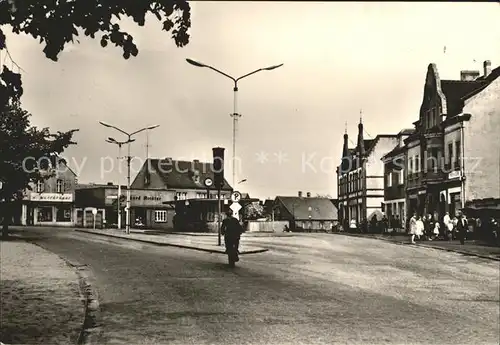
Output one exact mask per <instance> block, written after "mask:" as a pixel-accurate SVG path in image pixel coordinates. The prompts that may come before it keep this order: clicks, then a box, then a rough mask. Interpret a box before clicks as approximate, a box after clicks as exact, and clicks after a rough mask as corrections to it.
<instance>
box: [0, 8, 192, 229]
mask: <svg viewBox="0 0 500 345" xmlns="http://www.w3.org/2000/svg"><path fill="white" fill-rule="evenodd" d="M148 15H153V16H155V17H156V18H157V19H158V20H159V21H161V22H162V23H163V30H164V31H166V32H170V33H171V38H172V39H173V40H174V41H175V44H176V45H177V46H178V47H183V46H185V45H186V44H188V43H189V34H188V30H189V28H190V26H191V12H190V6H189V4H188V2H187V1H181V0H179V1H174V0H155V1H153V0H37V1H31V0H0V52H1V53H2V55H3V54H4V53H5V54H6V56H7V57H9V59H10V62H11V63H12V67H11V68H8V67H7V66H5V65H3V66H2V64H3V63H4V61H6V59H5V58H3V59H2V60H3V61H1V62H0V114H1V119H0V120H1V121H0V181H2V182H3V184H2V189H1V190H0V200H2V199H5V200H6V201H10V200H12V199H15V198H17V197H19V195H20V192H21V191H23V190H24V189H25V188H27V187H28V186H29V182H31V181H33V180H36V179H39V178H41V175H40V172H39V171H33V172H28V171H27V170H26V169H25V168H26V166H24V167H23V164H22V163H23V161H24V158H26V157H28V156H29V157H33V158H35V159H38V158H40V157H43V156H47V155H49V154H50V153H61V152H62V151H63V150H64V149H65V148H67V147H68V146H69V145H71V144H74V142H73V141H72V138H73V133H74V132H75V131H76V130H71V131H68V132H64V133H63V132H58V133H56V134H52V133H50V131H49V129H48V128H43V129H37V128H35V127H32V126H31V125H30V121H29V117H30V114H28V113H27V112H26V111H24V110H22V109H21V108H20V106H19V104H20V98H21V96H22V94H23V87H22V81H21V74H20V71H21V68H20V66H18V65H17V64H16V63H15V62H14V61H13V59H12V57H11V56H10V53H9V51H8V44H7V43H8V42H6V36H5V34H4V31H3V29H4V28H5V27H6V26H7V25H9V26H10V27H11V29H12V31H13V32H14V33H15V34H21V33H24V34H27V35H30V36H32V37H33V38H34V39H37V40H39V42H40V43H43V44H44V48H43V52H44V54H45V56H46V57H47V58H49V59H51V60H53V61H57V59H58V56H59V54H60V53H61V52H62V51H63V50H64V47H65V46H66V44H68V43H74V42H75V41H77V42H79V41H78V39H77V37H79V36H80V35H81V34H83V36H87V37H91V38H93V39H94V38H96V37H97V36H99V39H100V44H101V46H102V47H106V46H107V45H108V44H109V43H110V42H111V43H113V44H114V45H115V46H116V47H120V48H121V49H122V51H123V58H125V59H128V58H130V56H137V54H138V53H139V49H138V47H137V46H136V44H135V43H134V39H133V37H132V35H130V34H129V33H128V32H126V31H123V30H122V29H121V27H120V24H119V20H120V19H121V18H122V17H128V18H132V19H133V21H134V22H135V23H137V24H138V25H139V26H143V25H144V24H145V22H146V17H147V16H148ZM4 56H5V55H3V56H2V57H4ZM14 65H15V66H16V67H17V69H18V70H17V73H16V71H14V70H15V68H13V66H14ZM28 170H30V169H28ZM7 204H9V203H8V202H7V203H4V210H2V212H4V213H5V211H8V210H7V208H5V205H7ZM5 219H6V220H7V222H5V221H4V231H6V229H7V225H8V220H9V219H8V216H6V217H5Z"/></svg>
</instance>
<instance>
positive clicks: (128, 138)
mask: <svg viewBox="0 0 500 345" xmlns="http://www.w3.org/2000/svg"><path fill="white" fill-rule="evenodd" d="M99 123H100V124H101V125H103V126H104V127H108V128H113V129H116V130H117V131H118V132H120V133H123V134H125V135H126V136H127V140H126V141H125V143H126V144H127V150H128V154H127V206H126V207H125V214H126V219H125V221H126V222H125V231H126V233H127V234H130V160H131V157H130V143H131V142H132V141H133V140H132V136H133V135H135V134H137V133H140V132H143V131H147V130H150V129H154V128H157V127H159V126H160V125H154V126H149V127H144V128H141V129H139V130H137V131H135V132H132V133H127V132H125V131H124V130H122V129H120V128H118V127H116V126H113V125H110V124H108V123H106V122H102V121H99ZM109 139H112V138H109ZM113 140H114V139H113Z"/></svg>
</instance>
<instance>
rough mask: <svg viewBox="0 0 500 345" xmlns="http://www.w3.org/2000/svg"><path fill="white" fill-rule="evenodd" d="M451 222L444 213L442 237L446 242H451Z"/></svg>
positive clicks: (447, 214) (447, 213)
mask: <svg viewBox="0 0 500 345" xmlns="http://www.w3.org/2000/svg"><path fill="white" fill-rule="evenodd" d="M453 227H454V225H453V221H452V220H451V217H450V213H449V212H446V214H445V215H444V217H443V235H444V236H443V237H444V239H445V240H447V241H451V240H452V238H453Z"/></svg>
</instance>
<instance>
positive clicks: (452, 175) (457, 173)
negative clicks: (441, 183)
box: [448, 170, 462, 180]
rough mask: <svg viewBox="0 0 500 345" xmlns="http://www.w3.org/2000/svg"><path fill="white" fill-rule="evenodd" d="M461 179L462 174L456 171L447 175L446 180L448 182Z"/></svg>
mask: <svg viewBox="0 0 500 345" xmlns="http://www.w3.org/2000/svg"><path fill="white" fill-rule="evenodd" d="M460 177H462V172H461V171H460V170H457V171H452V172H450V173H449V174H448V179H449V180H452V179H455V178H460Z"/></svg>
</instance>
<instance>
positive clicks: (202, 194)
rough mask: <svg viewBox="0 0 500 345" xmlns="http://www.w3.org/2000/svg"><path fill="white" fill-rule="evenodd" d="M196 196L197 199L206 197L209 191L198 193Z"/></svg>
mask: <svg viewBox="0 0 500 345" xmlns="http://www.w3.org/2000/svg"><path fill="white" fill-rule="evenodd" d="M196 198H197V199H206V198H207V193H196Z"/></svg>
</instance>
